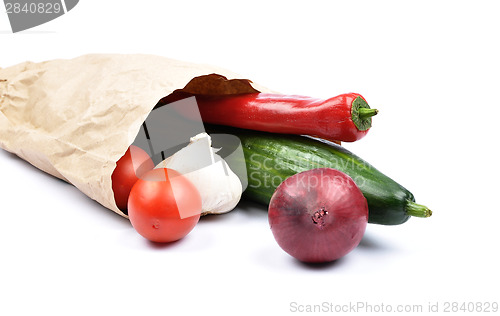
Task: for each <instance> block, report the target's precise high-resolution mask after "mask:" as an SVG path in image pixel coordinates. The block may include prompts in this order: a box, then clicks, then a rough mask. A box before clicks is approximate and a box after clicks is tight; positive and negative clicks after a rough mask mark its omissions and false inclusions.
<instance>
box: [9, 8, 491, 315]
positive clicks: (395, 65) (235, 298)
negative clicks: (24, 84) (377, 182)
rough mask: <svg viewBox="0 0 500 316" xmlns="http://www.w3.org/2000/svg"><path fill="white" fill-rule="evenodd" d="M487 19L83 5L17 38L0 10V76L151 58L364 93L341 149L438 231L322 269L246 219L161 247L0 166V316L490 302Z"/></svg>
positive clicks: (88, 204)
mask: <svg viewBox="0 0 500 316" xmlns="http://www.w3.org/2000/svg"><path fill="white" fill-rule="evenodd" d="M497 3H498V2H496V1H423V0H421V1H404V2H403V1H349V2H348V1H299V2H297V1H277V0H269V1H245V2H239V1H216V0H212V1H190V0H185V1H175V2H174V1H97V0H86V1H80V3H79V4H78V5H77V6H76V7H75V8H74V9H73V10H72V11H70V12H69V13H68V14H66V15H64V16H62V17H60V18H58V19H56V20H54V21H51V22H49V23H47V24H44V25H41V26H39V27H36V28H33V29H31V30H27V31H24V32H21V33H17V34H12V33H11V31H10V25H9V24H8V19H7V15H6V14H5V13H4V10H3V8H2V12H1V13H0V67H7V66H11V65H14V64H16V63H19V62H23V61H26V60H32V61H43V60H47V59H54V58H71V57H76V56H78V55H81V54H86V53H107V52H110V53H149V54H157V55H162V56H167V57H171V58H176V59H181V60H187V61H192V62H198V63H207V64H214V65H217V66H221V67H225V68H228V69H231V70H232V71H235V72H238V73H240V74H242V75H243V76H244V77H248V78H251V79H252V80H253V81H255V82H258V83H260V84H262V85H265V86H268V87H269V88H272V89H274V90H277V91H281V92H283V93H288V94H302V95H311V96H317V97H325V98H327V97H332V96H335V95H338V94H341V93H345V92H358V93H361V94H362V95H363V96H364V97H365V98H366V99H367V100H368V102H369V103H370V105H371V106H372V107H375V108H378V109H379V110H380V113H379V115H378V116H377V117H375V118H374V126H373V128H372V130H371V131H370V133H369V134H368V136H366V137H365V138H364V139H362V140H360V141H359V142H357V143H353V144H345V146H346V147H347V148H348V149H350V150H352V151H353V152H355V153H356V154H357V155H359V156H361V157H362V158H364V159H365V160H367V161H369V162H370V163H372V164H373V165H374V166H376V167H377V168H378V169H379V170H381V171H382V172H384V173H386V174H387V175H389V176H390V177H392V178H394V179H395V180H396V181H398V182H399V183H401V184H402V185H404V186H405V187H407V188H408V189H410V190H411V191H412V192H413V193H414V194H415V196H416V198H417V202H419V203H422V204H426V205H428V206H429V207H430V208H431V209H432V210H433V211H434V215H433V216H432V217H431V218H428V219H418V218H413V219H410V221H408V222H407V223H405V224H403V225H400V226H394V227H386V226H377V225H369V226H368V228H367V231H366V234H365V237H364V239H363V241H362V242H361V244H360V246H359V247H358V248H356V249H355V250H354V251H353V252H351V253H350V254H348V255H347V256H346V257H344V258H342V259H340V260H338V261H337V262H335V263H333V264H327V265H321V266H310V265H304V264H301V263H299V262H298V261H296V260H294V259H293V258H292V257H290V256H288V255H287V254H286V253H284V252H283V251H282V250H281V249H280V248H279V247H278V245H277V244H276V242H275V241H274V239H273V237H272V234H271V232H270V230H269V227H268V224H267V213H266V210H265V209H264V208H262V207H259V206H257V205H254V204H251V203H242V205H241V206H240V207H238V208H237V209H235V210H234V211H233V212H231V213H229V214H227V215H223V216H212V217H209V218H208V217H207V218H203V219H202V220H201V221H200V223H199V225H197V227H195V229H194V230H193V231H192V232H191V234H189V235H188V237H186V238H185V239H183V240H181V241H179V242H176V243H173V244H169V245H164V246H158V245H153V244H151V243H149V242H148V241H146V240H145V239H143V238H142V237H141V236H140V235H138V234H137V233H136V232H135V231H134V229H133V228H132V227H131V225H130V223H129V222H128V221H127V220H126V219H124V218H121V217H120V216H118V215H115V214H114V213H112V212H111V211H109V210H107V209H105V208H103V207H102V206H100V205H99V204H97V203H96V202H94V201H92V200H90V199H89V198H87V197H86V196H84V195H83V194H82V193H80V192H79V191H78V190H77V189H75V188H74V187H72V186H71V185H68V184H66V183H64V182H62V181H60V180H57V179H55V178H52V177H50V176H48V175H46V174H44V173H43V172H41V171H39V170H37V169H35V168H34V167H32V166H31V165H29V164H27V163H25V162H24V161H22V160H20V159H18V158H17V157H16V156H13V155H11V154H9V153H7V152H5V151H3V150H0V172H1V181H0V198H1V202H0V203H1V204H0V256H1V258H0V291H1V293H0V315H41V314H43V315H152V314H154V315H182V314H193V315H194V314H197V315H205V314H210V315H216V314H221V315H225V314H232V315H236V314H249V315H256V314H258V313H260V314H263V313H265V314H266V315H282V314H283V315H287V314H298V312H294V310H295V307H300V308H305V307H307V306H306V305H308V304H311V305H314V304H316V305H317V304H323V303H326V304H330V303H332V304H334V305H339V306H340V305H349V304H354V305H356V304H358V302H359V303H366V304H370V305H372V308H374V309H377V308H378V309H380V308H382V304H384V308H387V306H388V305H390V307H392V308H393V310H395V309H396V308H397V307H398V305H405V304H410V305H422V308H423V311H424V312H425V311H427V310H428V307H429V304H436V303H438V304H439V305H438V306H439V308H440V310H441V311H443V308H444V307H445V304H447V302H458V303H462V302H466V303H468V302H474V303H476V302H493V301H495V302H498V301H500V297H499V295H498V293H500V290H499V285H498V284H499V281H500V280H499V273H498V267H499V265H500V261H499V259H498V256H497V253H498V241H499V238H498V237H499V236H498V235H499V234H498V230H499V228H498V225H499V219H500V207H499V202H498V201H499V199H498V196H499V192H498V191H499V184H498V179H499V177H500V174H499V171H498V170H499V167H498V161H499V159H498V158H499V157H498V151H496V147H497V144H498V136H499V132H498V125H499V124H500V123H499V118H500V110H499V109H500V101H499V99H498V92H499V88H500V79H499V74H500V61H499V56H500V48H499V30H500V19H499V18H498V12H499V9H500V6H499V5H497ZM294 302H295V303H294ZM295 304H297V305H295ZM299 305H300V306H299ZM322 306H323V307H324V305H322ZM341 307H342V306H341ZM344 308H346V307H344ZM450 310H451V309H450ZM323 311H324V313H323V314H332V310H323ZM351 311H354V310H351ZM358 311H359V312H358V313H355V314H362V313H361V312H363V311H365V309H359V310H358ZM333 312H334V311H333ZM341 314H347V313H341ZM407 314H410V313H407ZM418 314H419V315H422V314H424V313H418ZM458 314H460V313H458ZM462 314H463V313H462ZM476 314H478V313H476ZM487 314H492V313H487Z"/></svg>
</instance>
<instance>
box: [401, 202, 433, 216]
mask: <svg viewBox="0 0 500 316" xmlns="http://www.w3.org/2000/svg"><path fill="white" fill-rule="evenodd" d="M406 214H408V215H410V216H415V217H424V218H425V217H430V216H431V215H432V211H431V210H430V209H429V208H428V207H427V206H425V205H421V204H417V203H415V202H412V201H407V203H406Z"/></svg>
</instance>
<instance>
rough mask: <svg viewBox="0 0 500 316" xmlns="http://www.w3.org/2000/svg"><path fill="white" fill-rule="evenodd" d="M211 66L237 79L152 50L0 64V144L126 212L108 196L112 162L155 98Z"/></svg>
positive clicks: (98, 199)
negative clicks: (145, 53) (4, 65)
mask: <svg viewBox="0 0 500 316" xmlns="http://www.w3.org/2000/svg"><path fill="white" fill-rule="evenodd" d="M212 73H216V74H220V75H223V76H225V77H227V78H238V76H237V75H235V74H234V73H231V72H229V71H227V70H224V69H220V68H217V67H212V66H207V65H198V64H192V63H187V62H182V61H177V60H172V59H168V58H164V57H159V56H153V55H121V54H91V55H84V56H81V57H77V58H74V59H68V60H63V59H59V60H51V61H46V62H41V63H33V62H25V63H21V64H18V65H15V66H12V67H9V68H5V69H0V147H2V148H3V149H5V150H7V151H9V152H12V153H14V154H16V155H17V156H19V157H21V158H22V159H24V160H26V161H28V162H29V163H31V164H32V165H34V166H36V167H37V168H39V169H41V170H43V171H45V172H47V173H49V174H51V175H53V176H55V177H57V178H60V179H63V180H65V181H67V182H69V183H71V184H73V185H74V186H76V187H77V188H78V189H79V190H80V191H82V192H83V193H85V194H86V195H87V196H89V197H90V198H92V199H94V200H96V201H97V202H99V203H100V204H102V205H103V206H105V207H106V208H108V209H110V210H113V211H114V212H116V213H118V214H120V215H122V216H125V217H126V215H125V214H123V213H122V212H121V211H120V210H119V209H118V208H117V206H116V204H115V201H114V197H113V190H112V183H111V175H112V173H113V170H114V168H115V167H116V161H118V160H119V159H120V158H121V157H122V156H123V154H124V153H125V151H126V150H127V148H128V147H129V145H130V144H132V143H133V142H134V139H135V137H136V135H137V134H138V132H139V129H140V127H141V124H142V123H143V122H144V120H145V119H146V117H147V116H148V114H149V113H150V112H151V110H152V109H153V108H154V106H155V105H156V104H157V103H158V101H159V100H160V99H162V98H164V97H165V96H167V95H169V94H170V93H172V92H173V91H175V90H176V89H180V88H182V87H184V86H185V85H186V84H187V83H188V82H190V80H191V79H193V78H194V77H197V76H201V75H207V74H212ZM259 89H260V90H261V91H263V90H266V89H265V88H261V87H259ZM190 136H192V135H188V136H187V137H190Z"/></svg>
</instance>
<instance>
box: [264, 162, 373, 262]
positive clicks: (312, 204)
mask: <svg viewBox="0 0 500 316" xmlns="http://www.w3.org/2000/svg"><path fill="white" fill-rule="evenodd" d="M268 218H269V225H270V227H271V231H272V233H273V235H274V238H275V239H276V241H277V243H278V245H279V246H280V247H281V248H282V249H283V250H284V251H285V252H287V253H288V254H289V255H291V256H292V257H294V258H296V259H298V260H300V261H303V262H310V263H322V262H330V261H334V260H337V259H339V258H341V257H343V256H345V255H346V254H348V253H349V252H350V251H352V250H353V249H354V248H356V246H357V245H358V244H359V243H360V241H361V239H362V237H363V235H364V232H365V229H366V225H367V223H368V204H367V202H366V199H365V197H364V196H363V194H362V193H361V191H360V189H359V188H358V187H357V185H356V184H355V183H354V181H353V180H352V179H351V178H350V177H349V176H348V175H346V174H345V173H342V172H340V171H338V170H335V169H331V168H318V169H312V170H308V171H304V172H301V173H298V174H295V175H293V176H291V177H289V178H287V179H286V180H285V181H283V182H282V183H281V184H280V185H279V186H278V188H277V189H276V191H275V193H274V194H273V196H272V198H271V202H270V204H269V212H268Z"/></svg>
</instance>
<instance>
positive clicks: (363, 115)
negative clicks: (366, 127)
mask: <svg viewBox="0 0 500 316" xmlns="http://www.w3.org/2000/svg"><path fill="white" fill-rule="evenodd" d="M358 111H359V118H360V119H362V120H364V119H367V118H369V117H372V116H374V115H377V113H378V110H377V109H368V108H359V110H358Z"/></svg>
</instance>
